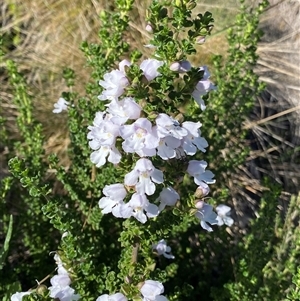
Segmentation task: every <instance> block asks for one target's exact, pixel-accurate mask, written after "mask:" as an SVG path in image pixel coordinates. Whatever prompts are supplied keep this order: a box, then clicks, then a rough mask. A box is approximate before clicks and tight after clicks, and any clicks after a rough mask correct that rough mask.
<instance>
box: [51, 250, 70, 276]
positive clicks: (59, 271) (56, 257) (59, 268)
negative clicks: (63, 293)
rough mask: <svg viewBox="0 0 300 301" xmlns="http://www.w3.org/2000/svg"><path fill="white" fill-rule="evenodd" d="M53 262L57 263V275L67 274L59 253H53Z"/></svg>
mask: <svg viewBox="0 0 300 301" xmlns="http://www.w3.org/2000/svg"><path fill="white" fill-rule="evenodd" d="M54 260H55V263H56V264H57V274H58V275H68V271H67V270H66V269H65V268H64V266H63V262H62V261H61V259H60V257H59V255H58V254H57V253H55V255H54Z"/></svg>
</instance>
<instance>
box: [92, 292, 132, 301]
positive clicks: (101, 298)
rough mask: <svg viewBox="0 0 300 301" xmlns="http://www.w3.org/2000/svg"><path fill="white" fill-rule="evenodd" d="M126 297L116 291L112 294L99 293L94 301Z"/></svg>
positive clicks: (124, 298)
mask: <svg viewBox="0 0 300 301" xmlns="http://www.w3.org/2000/svg"><path fill="white" fill-rule="evenodd" d="M127 300H128V299H127V298H126V297H125V296H124V295H123V294H121V293H116V294H113V295H107V294H104V295H101V296H99V297H98V298H97V299H96V301H127Z"/></svg>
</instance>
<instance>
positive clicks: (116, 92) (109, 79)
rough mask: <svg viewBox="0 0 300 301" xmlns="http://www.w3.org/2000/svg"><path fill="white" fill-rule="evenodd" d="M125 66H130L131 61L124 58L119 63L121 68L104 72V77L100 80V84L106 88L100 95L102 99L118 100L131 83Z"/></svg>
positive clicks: (99, 97)
mask: <svg viewBox="0 0 300 301" xmlns="http://www.w3.org/2000/svg"><path fill="white" fill-rule="evenodd" d="M125 66H130V62H128V61H127V60H123V61H122V62H120V63H119V70H113V71H111V72H109V73H106V74H104V76H103V79H104V80H100V81H99V85H100V86H102V87H103V88H104V89H105V90H104V91H103V92H102V93H101V94H100V95H99V96H98V99H100V100H107V99H108V100H117V99H118V97H120V96H121V95H122V94H123V93H124V90H125V88H126V87H127V86H128V85H129V80H128V79H127V77H126V73H125Z"/></svg>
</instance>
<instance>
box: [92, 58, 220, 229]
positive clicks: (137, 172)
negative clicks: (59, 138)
mask: <svg viewBox="0 0 300 301" xmlns="http://www.w3.org/2000/svg"><path fill="white" fill-rule="evenodd" d="M130 65H131V64H130V62H128V61H127V60H123V61H122V62H121V63H120V64H119V69H117V70H113V71H111V72H109V73H106V74H105V75H104V80H100V81H99V84H100V86H102V87H103V92H102V93H101V95H99V97H98V98H99V100H101V101H103V100H106V101H109V103H108V104H106V109H105V111H103V112H97V113H96V116H95V119H94V121H93V125H91V126H89V127H88V130H89V132H88V134H87V138H88V139H89V146H90V148H91V149H92V150H93V152H92V153H91V156H90V159H91V162H92V163H94V164H95V165H96V166H97V167H101V166H103V165H104V164H105V163H106V162H107V161H108V162H110V163H113V164H118V163H120V162H121V159H122V154H137V155H138V156H139V157H140V159H139V160H138V161H137V162H136V163H135V166H134V168H133V170H132V171H130V172H129V173H128V174H126V175H125V178H124V183H116V184H112V185H106V186H105V187H104V189H103V195H104V196H103V197H102V198H101V199H100V201H99V207H100V208H101V209H102V213H103V214H107V213H112V214H113V215H114V216H115V217H118V218H129V217H134V218H136V219H137V220H138V221H140V222H141V223H145V222H146V221H147V217H148V218H151V217H156V216H157V215H158V214H159V213H160V212H161V211H162V210H163V209H164V208H165V206H167V205H168V206H174V205H175V203H176V202H177V201H178V200H179V194H178V193H177V192H176V191H175V190H174V189H173V188H172V187H165V188H163V189H162V190H161V193H160V195H159V198H158V199H157V200H156V201H158V202H160V205H159V206H157V205H156V204H153V203H150V201H149V200H148V196H151V195H153V194H154V193H155V191H156V185H157V184H163V183H164V177H163V173H162V171H160V170H159V169H157V168H155V167H154V165H153V164H152V162H151V160H150V158H151V157H155V156H158V157H160V158H161V159H163V160H170V159H174V158H177V159H180V158H181V157H182V156H187V155H188V156H193V155H195V154H196V152H197V151H198V150H200V151H202V152H205V151H206V150H205V148H206V147H207V146H208V143H207V141H206V140H205V139H204V138H203V137H202V136H201V131H200V127H201V126H202V124H201V123H200V122H199V121H198V122H191V121H184V122H182V123H180V122H179V121H178V120H176V119H174V118H173V117H171V116H169V115H167V114H165V113H159V114H157V117H156V118H155V120H154V121H153V120H152V121H150V120H148V119H147V118H145V117H141V115H142V107H141V106H140V105H139V104H138V103H137V102H136V101H135V99H134V98H133V97H123V94H124V93H125V91H126V88H127V87H128V86H129V85H130V81H129V79H128V78H127V75H126V67H129V66H130ZM162 65H163V62H161V61H158V60H156V59H147V60H144V61H143V62H142V63H141V65H140V69H141V70H142V72H143V75H144V77H145V79H146V80H147V81H148V82H151V81H152V80H154V79H155V78H156V77H157V76H160V73H159V71H158V68H159V67H161V66H162ZM172 68H173V70H177V71H178V72H187V71H189V70H190V69H191V66H190V64H189V62H187V61H185V62H184V63H182V64H179V65H178V66H177V65H176V64H175V65H174V64H173V66H172ZM176 68H177V69H176ZM200 70H202V69H200ZM203 70H204V77H203V79H202V80H201V81H200V82H199V83H198V84H197V86H196V88H195V89H196V90H197V91H198V92H199V93H198V92H197V93H198V94H199V95H204V94H205V93H204V90H203V89H205V91H206V93H207V92H208V91H209V90H210V89H212V88H213V85H212V84H211V83H210V82H209V80H208V78H209V73H208V71H207V68H206V67H203ZM208 82H209V83H210V84H208ZM201 89H202V90H201ZM195 93H196V92H195ZM198 94H197V95H198ZM195 95H196V94H195ZM199 95H198V96H199ZM198 96H197V97H198ZM199 97H200V96H199ZM199 97H198V98H199ZM198 98H197V99H198ZM202 109H204V108H202ZM120 141H121V142H122V143H120ZM117 142H118V143H117ZM117 145H118V146H117ZM119 146H121V147H122V149H120V147H119ZM206 167H207V163H206V162H205V161H196V160H192V161H190V162H189V165H188V168H187V170H186V173H188V174H189V175H191V176H192V177H194V181H195V183H196V184H197V185H203V186H205V185H206V186H207V184H212V183H214V182H215V180H213V176H214V175H213V173H212V172H211V171H207V170H205V169H206ZM132 191H133V192H134V193H131V195H130V196H128V193H129V192H132ZM125 199H126V202H125V201H124V200H125Z"/></svg>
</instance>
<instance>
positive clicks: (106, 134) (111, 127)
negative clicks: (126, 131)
mask: <svg viewBox="0 0 300 301" xmlns="http://www.w3.org/2000/svg"><path fill="white" fill-rule="evenodd" d="M88 129H89V130H90V132H89V133H88V136H87V137H88V139H92V140H91V141H89V146H90V148H91V149H93V150H97V149H99V148H100V147H101V146H114V145H115V143H116V138H117V137H118V136H119V129H120V126H119V125H117V124H115V123H113V122H112V121H111V120H105V121H103V122H102V123H101V125H100V126H89V127H88Z"/></svg>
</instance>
